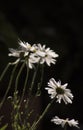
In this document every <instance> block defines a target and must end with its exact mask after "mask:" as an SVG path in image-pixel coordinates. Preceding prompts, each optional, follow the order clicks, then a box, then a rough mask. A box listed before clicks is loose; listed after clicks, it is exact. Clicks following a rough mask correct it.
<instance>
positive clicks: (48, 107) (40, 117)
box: [31, 98, 55, 130]
mask: <svg viewBox="0 0 83 130" xmlns="http://www.w3.org/2000/svg"><path fill="white" fill-rule="evenodd" d="M54 101H55V98H54V99H53V100H52V101H51V102H50V103H49V104H48V105H47V107H46V108H45V110H44V111H43V113H42V114H41V115H40V116H39V119H38V120H37V121H36V123H35V124H33V125H32V127H31V129H33V130H36V129H37V127H38V124H39V123H40V121H41V120H42V119H43V117H44V116H45V114H46V113H47V112H48V110H49V109H50V107H51V105H52V103H53V102H54Z"/></svg>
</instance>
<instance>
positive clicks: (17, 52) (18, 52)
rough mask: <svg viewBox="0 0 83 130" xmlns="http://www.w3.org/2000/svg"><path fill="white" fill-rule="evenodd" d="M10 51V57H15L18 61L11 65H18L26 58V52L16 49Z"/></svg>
mask: <svg viewBox="0 0 83 130" xmlns="http://www.w3.org/2000/svg"><path fill="white" fill-rule="evenodd" d="M9 51H10V53H9V54H8V56H13V57H16V58H17V59H16V61H15V62H13V63H11V64H17V63H18V62H19V61H20V60H21V58H23V57H24V52H23V51H22V50H16V49H13V48H9Z"/></svg>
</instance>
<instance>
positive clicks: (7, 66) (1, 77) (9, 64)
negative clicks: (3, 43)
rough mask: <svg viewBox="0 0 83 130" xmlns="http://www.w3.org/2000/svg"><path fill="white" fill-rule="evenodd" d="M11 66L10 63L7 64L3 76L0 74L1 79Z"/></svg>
mask: <svg viewBox="0 0 83 130" xmlns="http://www.w3.org/2000/svg"><path fill="white" fill-rule="evenodd" d="M9 66H10V63H8V64H7V66H6V67H5V69H4V71H3V72H2V74H1V76H0V81H1V80H2V79H3V77H4V75H5V73H6V71H7V70H8V68H9Z"/></svg>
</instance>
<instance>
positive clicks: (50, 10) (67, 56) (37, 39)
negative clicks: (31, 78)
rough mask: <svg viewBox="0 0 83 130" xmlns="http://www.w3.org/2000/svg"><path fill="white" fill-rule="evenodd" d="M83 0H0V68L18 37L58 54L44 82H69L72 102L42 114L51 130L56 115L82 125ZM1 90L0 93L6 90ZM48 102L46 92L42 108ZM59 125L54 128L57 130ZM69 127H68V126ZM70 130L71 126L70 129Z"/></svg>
mask: <svg viewBox="0 0 83 130" xmlns="http://www.w3.org/2000/svg"><path fill="white" fill-rule="evenodd" d="M82 17H83V1H82V0H63V1H62V0H55V3H53V2H52V1H49V2H41V1H39V2H36V1H28V0H24V1H19V0H18V1H15V0H12V1H0V71H1V72H2V70H3V69H4V67H5V66H6V64H7V63H8V61H9V59H8V56H7V55H8V48H10V47H13V48H14V47H17V46H18V45H17V39H18V38H20V39H21V40H23V41H28V42H29V43H31V44H34V43H41V44H46V46H47V47H51V49H53V50H54V51H56V53H58V54H59V58H57V63H56V65H52V66H51V67H50V68H48V67H47V68H46V71H45V75H44V79H45V80H44V81H45V82H48V80H49V78H51V77H54V78H55V79H56V80H59V79H60V80H61V81H62V84H64V83H66V82H68V83H69V88H70V89H71V91H72V93H73V94H74V101H73V104H72V105H68V106H64V103H63V104H62V105H61V106H60V105H58V104H54V106H53V108H52V110H50V112H49V113H48V114H47V115H46V116H45V118H44V121H43V124H42V126H43V130H45V129H51V130H54V129H55V128H56V126H55V125H54V124H52V123H50V119H51V118H52V117H53V116H55V115H56V114H57V116H60V117H62V118H63V117H64V118H65V117H69V118H70V119H71V118H75V119H77V120H79V123H80V127H81V128H82V124H83V116H82V115H83V107H82V97H83V95H82V94H83V77H82V75H83V71H82V70H83V62H82V60H83V18H82ZM6 82H7V81H6V79H5V83H3V84H2V85H3V87H4V89H1V90H0V91H1V96H3V93H4V91H5V84H6ZM0 86H1V85H0ZM49 101H50V98H49V97H48V95H47V92H46V91H44V92H43V95H42V101H41V104H42V107H45V106H46V104H47V103H48V102H49ZM58 128H60V127H57V130H58ZM70 129H71V128H70ZM72 129H73V128H72Z"/></svg>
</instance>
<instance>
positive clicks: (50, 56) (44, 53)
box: [36, 44, 58, 66]
mask: <svg viewBox="0 0 83 130" xmlns="http://www.w3.org/2000/svg"><path fill="white" fill-rule="evenodd" d="M36 54H37V55H38V56H39V57H40V64H43V63H45V62H46V64H47V65H48V66H50V64H51V63H53V64H55V62H56V59H55V58H56V57H58V54H56V53H55V52H54V51H53V50H50V48H46V49H45V45H43V46H42V45H41V44H38V45H37V48H36Z"/></svg>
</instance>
